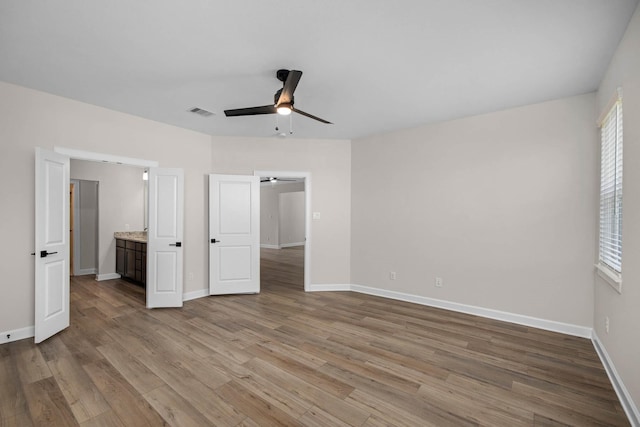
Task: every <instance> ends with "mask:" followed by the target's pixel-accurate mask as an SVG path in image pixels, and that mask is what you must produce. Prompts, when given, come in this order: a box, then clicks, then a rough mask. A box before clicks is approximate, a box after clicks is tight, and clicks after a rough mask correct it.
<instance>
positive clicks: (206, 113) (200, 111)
mask: <svg viewBox="0 0 640 427" xmlns="http://www.w3.org/2000/svg"><path fill="white" fill-rule="evenodd" d="M189 111H190V112H192V113H196V114H199V115H201V116H202V117H211V116H213V113H212V112H211V111H207V110H203V109H202V108H198V107H193V108H192V109H190V110H189Z"/></svg>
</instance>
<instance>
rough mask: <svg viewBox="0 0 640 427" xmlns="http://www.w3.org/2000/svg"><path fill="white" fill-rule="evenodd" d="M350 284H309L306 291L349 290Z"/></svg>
mask: <svg viewBox="0 0 640 427" xmlns="http://www.w3.org/2000/svg"><path fill="white" fill-rule="evenodd" d="M350 290H351V285H317V284H313V283H312V284H311V286H309V289H306V291H307V292H337V291H350Z"/></svg>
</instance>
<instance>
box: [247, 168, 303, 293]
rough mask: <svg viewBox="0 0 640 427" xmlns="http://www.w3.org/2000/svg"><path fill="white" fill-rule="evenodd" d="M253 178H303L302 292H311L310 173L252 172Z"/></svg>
mask: <svg viewBox="0 0 640 427" xmlns="http://www.w3.org/2000/svg"><path fill="white" fill-rule="evenodd" d="M253 175H254V176H277V177H278V178H281V177H282V178H304V231H305V242H304V243H305V244H304V291H305V292H310V291H311V287H312V285H311V248H312V244H311V242H312V240H311V212H312V210H311V172H296V171H264V170H256V171H253Z"/></svg>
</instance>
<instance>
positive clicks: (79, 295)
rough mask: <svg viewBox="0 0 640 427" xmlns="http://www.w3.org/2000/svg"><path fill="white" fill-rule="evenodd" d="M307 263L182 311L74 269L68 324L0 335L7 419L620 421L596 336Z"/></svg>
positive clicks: (295, 258)
mask: <svg viewBox="0 0 640 427" xmlns="http://www.w3.org/2000/svg"><path fill="white" fill-rule="evenodd" d="M302 259H303V252H302V250H301V248H289V249H282V250H263V257H262V285H263V287H262V293H260V294H259V295H243V296H221V297H208V298H201V299H198V300H194V301H189V302H186V303H185V305H184V307H183V308H182V309H156V310H147V309H145V307H144V294H143V291H142V289H141V288H139V287H137V286H135V285H132V284H130V283H127V282H125V281H121V280H112V281H107V282H95V281H94V280H93V278H92V277H87V276H85V277H75V278H72V284H71V299H72V303H71V308H72V313H71V326H70V327H69V328H68V329H67V330H65V331H63V332H62V333H60V334H58V335H56V336H54V337H52V338H50V339H49V340H47V341H45V342H44V343H42V344H39V345H34V344H33V340H32V339H29V340H22V341H17V342H13V343H9V344H4V345H2V346H0V384H1V388H0V426H4V425H15V426H31V425H37V426H40V425H53V426H67V425H82V426H158V425H171V426H205V425H215V426H271V425H306V426H371V427H373V426H389V425H396V426H449V425H452V426H467V425H471V426H473V425H488V426H518V425H536V426H559V425H575V426H591V425H615V426H624V425H629V424H628V421H627V419H626V417H625V415H624V412H623V410H622V409H621V407H620V404H619V402H618V399H617V397H616V395H615V392H614V391H613V389H612V387H611V384H610V382H609V380H608V378H607V375H606V373H605V371H604V369H603V367H602V365H601V363H600V361H599V359H598V357H597V355H596V353H595V351H594V349H593V346H592V344H591V342H590V341H589V340H586V339H580V338H574V337H569V336H565V335H560V334H555V333H551V332H546V331H541V330H537V329H533V328H527V327H523V326H518V325H513V324H509V323H503V322H499V321H495V320H489V319H483V318H479V317H474V316H470V315H465V314H460V313H454V312H447V311H444V310H439V309H434V308H429V307H424V306H419V305H414V304H409V303H404V302H398V301H391V300H386V299H382V298H377V297H372V296H367V295H360V294H356V293H350V292H324V293H304V292H303V286H302V277H303V274H302Z"/></svg>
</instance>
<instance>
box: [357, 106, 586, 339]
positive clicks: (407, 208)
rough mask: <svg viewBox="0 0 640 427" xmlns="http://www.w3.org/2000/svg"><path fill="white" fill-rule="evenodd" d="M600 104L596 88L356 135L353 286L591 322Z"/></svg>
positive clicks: (525, 313)
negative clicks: (439, 283)
mask: <svg viewBox="0 0 640 427" xmlns="http://www.w3.org/2000/svg"><path fill="white" fill-rule="evenodd" d="M594 105H595V96H594V95H593V94H589V95H584V96H579V97H574V98H569V99H561V100H558V101H553V102H547V103H543V104H537V105H531V106H526V107H522V108H515V109H511V110H507V111H501V112H496V113H492V114H486V115H481V116H475V117H469V118H464V119H460V120H455V121H450V122H445V123H439V124H433V125H428V126H423V127H419V128H416V129H409V130H404V131H399V132H395V133H390V134H387V135H379V136H372V137H369V138H364V139H360V140H356V141H353V142H352V148H353V152H352V219H351V232H352V248H353V250H352V252H351V258H352V263H351V278H352V283H354V284H357V285H363V286H370V287H374V288H382V289H387V290H393V291H397V292H403V293H408V294H413V295H418V296H423V297H429V298H436V299H441V300H446V301H451V302H455V303H459V304H467V305H472V306H478V307H482V308H488V309H494V310H500V311H504V312H509V313H517V314H519V315H525V316H532V317H535V318H540V319H545V320H551V321H557V322H563V323H568V324H572V325H579V326H585V327H591V325H592V323H593V257H594V253H595V230H594V224H595V222H596V210H597V209H596V206H597V205H596V203H597V202H596V193H597V188H596V187H597V136H596V130H595V128H594V115H595V112H594V111H595V108H594ZM390 271H395V272H396V273H397V279H396V280H395V281H393V280H390V278H389V272H390ZM435 277H441V278H443V280H444V286H443V287H442V288H436V287H435V286H434V280H435Z"/></svg>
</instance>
